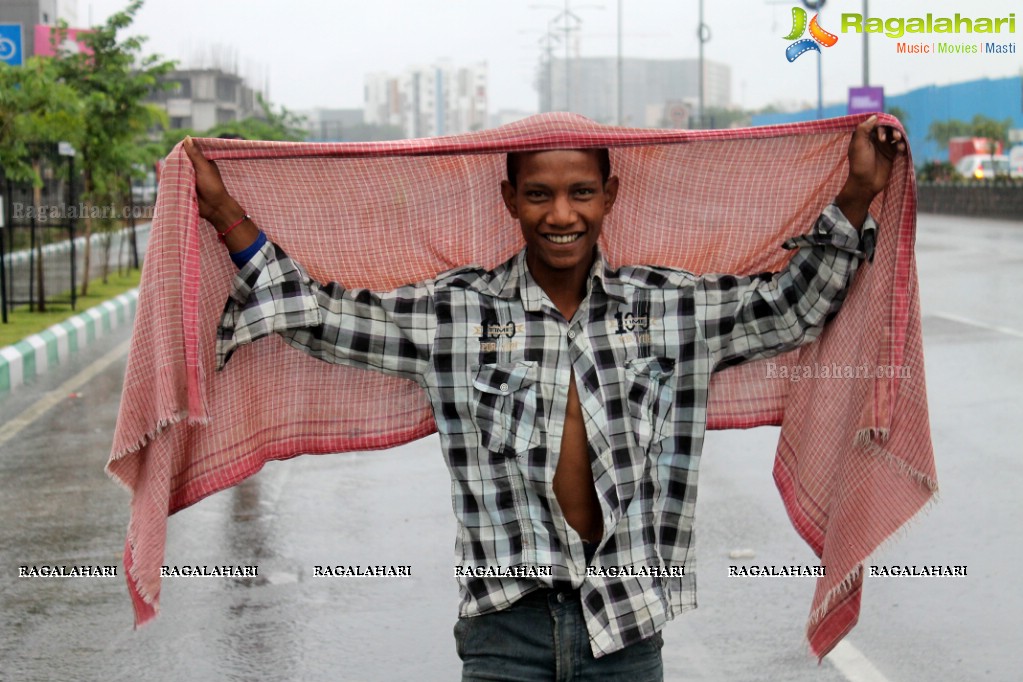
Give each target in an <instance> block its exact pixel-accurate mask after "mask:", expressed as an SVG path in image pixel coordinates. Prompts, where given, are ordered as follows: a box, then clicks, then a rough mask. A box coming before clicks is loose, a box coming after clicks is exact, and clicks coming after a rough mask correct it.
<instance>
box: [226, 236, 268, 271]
mask: <svg viewBox="0 0 1023 682" xmlns="http://www.w3.org/2000/svg"><path fill="white" fill-rule="evenodd" d="M263 244H266V235H265V234H263V231H262V230H260V232H259V236H258V237H256V241H254V242H252V243H251V244H249V245H248V246H246V247H245V248H244V249H242V250H241V251H238V252H236V253H232V254H231V260H232V261H234V264H235V265H236V266H238V267H239V268H240V267H242V266H244V265H245V264H246V263H248V262H249V261H250V260H252V257H253V256H255V255H256V252H257V251H259V250H260V249H261V248H263Z"/></svg>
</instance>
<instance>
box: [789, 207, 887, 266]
mask: <svg viewBox="0 0 1023 682" xmlns="http://www.w3.org/2000/svg"><path fill="white" fill-rule="evenodd" d="M876 243H877V222H876V221H875V220H874V218H873V216H870V215H868V216H867V219H866V220H865V221H864V223H863V227H862V228H860V229H859V230H857V229H856V228H855V227H853V226H852V223H850V222H849V220H848V219H847V218H846V217H845V214H843V213H842V211H841V209H839V208H838V206H836V205H835V204H831V205H829V206H827V207H826V208H825V209H824V211H822V212H821V215H820V217H819V218H818V219H817V222H816V223H815V224H814V226H813V229H812V230H811V231H810V232H809V233H808V234H804V235H800V236H799V237H793V238H792V239H788V240H786V241H785V243H784V244H782V248H784V249H790V250H791V249H802V248H807V247H816V246H829V247H831V248H834V249H838V250H839V251H844V252H846V253H849V254H852V255H854V256H856V257H857V258H865V259H867V260H873V258H874V245H875V244H876Z"/></svg>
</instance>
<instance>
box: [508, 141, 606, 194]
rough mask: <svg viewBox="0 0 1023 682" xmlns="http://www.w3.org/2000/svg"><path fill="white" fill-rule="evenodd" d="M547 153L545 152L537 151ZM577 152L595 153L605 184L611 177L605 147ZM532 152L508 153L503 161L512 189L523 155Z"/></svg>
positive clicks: (516, 180) (601, 177) (516, 179)
mask: <svg viewBox="0 0 1023 682" xmlns="http://www.w3.org/2000/svg"><path fill="white" fill-rule="evenodd" d="M537 151H547V150H543V149H541V150H537ZM575 151H579V152H595V153H596V155H597V165H599V166H600V179H601V180H602V181H603V182H604V184H607V181H608V178H610V177H611V153H610V152H609V151H608V150H607V147H596V148H592V149H577V150H575ZM532 153H534V152H508V156H507V158H506V159H505V166H506V170H507V172H508V182H510V183H511V186H512V187H515V186H516V182H518V175H519V164H520V163H521V159H522V155H523V154H532Z"/></svg>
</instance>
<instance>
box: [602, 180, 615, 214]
mask: <svg viewBox="0 0 1023 682" xmlns="http://www.w3.org/2000/svg"><path fill="white" fill-rule="evenodd" d="M617 198H618V176H617V175H612V176H611V177H609V178H608V179H607V182H605V183H604V213H607V212H608V211H610V210H611V207H612V206H614V205H615V200H616V199H617Z"/></svg>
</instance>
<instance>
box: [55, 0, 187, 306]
mask: <svg viewBox="0 0 1023 682" xmlns="http://www.w3.org/2000/svg"><path fill="white" fill-rule="evenodd" d="M141 7H142V0H133V1H132V2H131V3H130V4H129V5H128V7H126V8H125V9H124V10H123V11H121V12H118V13H116V14H114V15H112V16H111V17H110V18H109V19H107V21H106V23H105V24H103V25H102V26H95V27H93V28H92V29H91V30H90V31H89V32H88V33H79V34H78V39H79V40H80V41H81V42H82V43H84V45H85V46H86V48H87V49H86V50H84V51H82V52H80V53H79V54H74V55H62V56H61V57H59V58H57V59H56V63H57V65H58V71H59V73H60V75H61V76H62V78H63V79H64V82H65V83H67V84H68V85H70V86H71V87H72V88H74V89H75V90H76V91H77V92H78V95H79V97H80V99H81V100H82V106H83V113H84V125H83V126H82V128H81V130H80V132H79V137H78V141H77V144H76V147H77V148H78V150H79V151H80V153H81V159H82V179H83V183H82V184H83V199H84V201H85V204H86V206H87V207H91V206H92V205H94V204H96V203H98V202H101V201H110V202H115V201H116V200H118V199H121V200H123V198H124V197H125V196H126V193H127V192H128V191H130V186H129V183H128V178H129V174H130V173H131V169H133V168H135V167H136V166H139V165H151V164H152V162H153V161H155V160H156V158H158V156H159V146H158V145H150V144H145V143H141V144H140V142H142V141H144V140H145V139H146V134H147V132H148V131H149V130H150V129H151V128H153V127H156V126H159V125H166V115H165V114H164V113H163V112H162V111H161V110H160V109H159V107H156V106H155V105H152V104H147V103H146V102H145V101H144V100H145V99H146V97H147V96H148V95H149V94H150V92H151V91H152V90H154V89H155V88H158V87H161V85H160V77H161V76H163V75H165V74H166V73H168V72H169V71H170V70H171V69H173V68H174V62H171V61H164V60H163V59H162V58H161V57H160V56H158V55H149V56H146V57H141V56H140V52H141V50H142V45H143V43H144V42H145V38H142V37H127V38H122V37H121V35H120V34H121V33H122V32H123V31H124V30H125V29H127V28H128V27H129V26H131V24H132V22H133V21H134V19H135V15H136V13H137V12H138V11H139V9H140V8H141ZM66 30H67V27H66V25H62V26H61V27H60V28H59V29H58V30H57V31H55V32H54V33H55V41H56V42H57V43H58V44H59V43H60V42H62V41H63V38H64V35H62V34H64V33H65V32H66ZM91 213H92V211H91V210H87V211H86V214H85V253H84V268H83V272H82V284H81V291H82V295H85V294H86V293H87V292H88V285H89V270H90V267H89V266H90V259H91V248H90V247H91V245H90V237H91V236H92V230H93V227H94V225H93V221H92V215H91ZM105 276H106V269H105V268H104V277H105Z"/></svg>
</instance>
